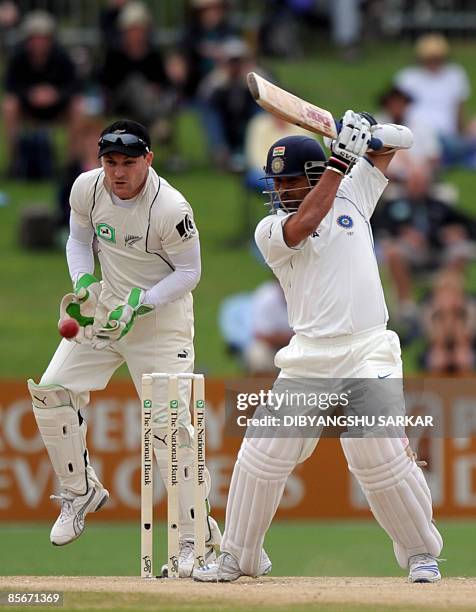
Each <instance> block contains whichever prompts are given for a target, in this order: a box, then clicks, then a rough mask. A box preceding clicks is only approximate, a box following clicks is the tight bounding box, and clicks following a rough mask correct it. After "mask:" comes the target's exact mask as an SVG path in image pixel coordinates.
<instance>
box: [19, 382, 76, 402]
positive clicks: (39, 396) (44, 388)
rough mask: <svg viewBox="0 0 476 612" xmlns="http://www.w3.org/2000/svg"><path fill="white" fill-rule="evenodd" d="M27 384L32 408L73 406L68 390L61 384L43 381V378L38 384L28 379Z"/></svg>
mask: <svg viewBox="0 0 476 612" xmlns="http://www.w3.org/2000/svg"><path fill="white" fill-rule="evenodd" d="M27 385H28V391H29V392H30V395H31V400H32V402H33V406H34V408H38V409H42V408H59V407H63V406H71V408H73V400H72V397H71V394H70V392H69V391H68V390H67V389H65V388H64V387H62V386H61V385H58V384H54V383H44V382H43V379H42V380H41V381H40V384H38V385H37V384H36V383H35V382H34V381H33V380H31V379H29V380H28V382H27Z"/></svg>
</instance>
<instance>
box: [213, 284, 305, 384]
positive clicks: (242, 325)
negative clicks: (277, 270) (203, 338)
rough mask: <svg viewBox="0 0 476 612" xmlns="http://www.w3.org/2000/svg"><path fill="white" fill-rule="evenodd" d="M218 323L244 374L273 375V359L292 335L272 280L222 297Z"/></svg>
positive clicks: (280, 297) (276, 288) (284, 306)
mask: <svg viewBox="0 0 476 612" xmlns="http://www.w3.org/2000/svg"><path fill="white" fill-rule="evenodd" d="M219 324H220V330H221V333H222V335H223V337H224V339H225V341H226V343H227V347H228V349H229V351H230V352H232V353H233V354H235V355H238V356H239V357H240V360H241V362H242V365H243V367H244V368H245V369H246V371H247V372H248V373H250V374H256V375H269V374H273V373H275V366H274V357H275V355H276V353H277V351H278V350H279V349H281V348H283V346H286V345H287V344H288V343H289V341H290V339H291V337H292V335H293V331H292V330H291V328H290V327H289V323H288V314H287V308H286V301H285V299H284V294H283V290H282V289H281V286H280V285H279V283H278V282H277V281H276V280H271V281H267V282H265V283H263V284H262V285H260V286H259V287H258V288H257V289H256V290H255V291H253V292H251V293H238V294H236V295H232V296H230V297H228V298H226V299H225V300H224V301H223V303H222V305H221V307H220V321H219Z"/></svg>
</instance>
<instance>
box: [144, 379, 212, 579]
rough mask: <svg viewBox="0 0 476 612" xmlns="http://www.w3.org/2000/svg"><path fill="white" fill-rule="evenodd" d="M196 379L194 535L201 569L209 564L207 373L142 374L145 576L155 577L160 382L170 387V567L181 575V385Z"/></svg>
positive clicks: (171, 575) (174, 574)
mask: <svg viewBox="0 0 476 612" xmlns="http://www.w3.org/2000/svg"><path fill="white" fill-rule="evenodd" d="M184 379H185V380H190V381H191V384H192V392H193V393H192V398H193V400H192V401H193V425H194V428H195V435H194V469H193V483H194V493H195V499H194V536H195V545H194V548H195V567H202V566H203V565H204V564H205V537H206V536H205V522H206V513H207V509H206V483H205V380H204V377H203V374H192V373H184V374H165V373H152V374H143V376H142V397H141V407H142V435H141V438H142V444H141V577H142V578H153V577H154V572H153V520H154V511H153V504H154V502H153V493H154V491H153V488H154V487H153V482H154V478H153V463H154V450H153V429H152V408H153V391H154V381H158V384H161V383H162V384H164V383H166V384H167V456H168V486H167V566H168V577H169V578H178V577H179V564H178V559H179V553H180V547H179V529H178V520H179V498H178V494H179V487H180V465H179V444H178V431H179V427H178V417H179V401H180V400H179V381H180V380H184Z"/></svg>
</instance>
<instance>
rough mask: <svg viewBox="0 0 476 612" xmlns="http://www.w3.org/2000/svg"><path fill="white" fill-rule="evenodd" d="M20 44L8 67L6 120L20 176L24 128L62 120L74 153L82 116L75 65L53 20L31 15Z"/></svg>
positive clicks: (13, 162) (12, 159) (13, 164)
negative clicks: (22, 130) (21, 138)
mask: <svg viewBox="0 0 476 612" xmlns="http://www.w3.org/2000/svg"><path fill="white" fill-rule="evenodd" d="M22 34H23V37H22V40H21V42H20V44H19V46H18V48H17V49H16V50H15V52H14V53H13V55H12V57H11V58H10V60H9V61H8V63H7V67H6V76H5V97H4V100H3V120H4V125H5V134H6V139H7V146H8V152H9V155H10V167H11V171H12V172H13V173H16V162H18V161H19V160H18V158H17V154H18V145H19V136H20V127H21V126H25V125H26V126H32V127H33V129H41V127H42V126H50V125H56V123H58V122H60V121H64V122H65V124H66V126H67V129H68V134H69V143H70V150H73V148H74V135H75V132H76V127H77V125H78V122H79V120H80V118H81V116H82V114H83V99H82V96H81V95H80V92H79V83H78V79H77V77H76V71H75V67H74V64H73V62H72V60H71V58H70V57H69V55H68V53H67V52H66V50H65V49H64V48H63V47H62V46H61V45H60V44H59V43H58V41H57V40H56V37H55V21H54V19H53V17H52V16H51V15H50V14H49V13H47V12H44V11H33V12H31V13H28V14H27V15H26V17H25V19H24V21H23V24H22Z"/></svg>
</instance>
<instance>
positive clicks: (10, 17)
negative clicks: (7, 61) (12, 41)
mask: <svg viewBox="0 0 476 612" xmlns="http://www.w3.org/2000/svg"><path fill="white" fill-rule="evenodd" d="M19 21H20V11H19V8H18V6H17V4H16V2H14V1H13V0H0V51H5V48H6V47H7V46H8V41H7V38H8V35H9V33H10V32H12V31H13V30H14V29H15V28H16V27H17V25H18V23H19Z"/></svg>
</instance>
